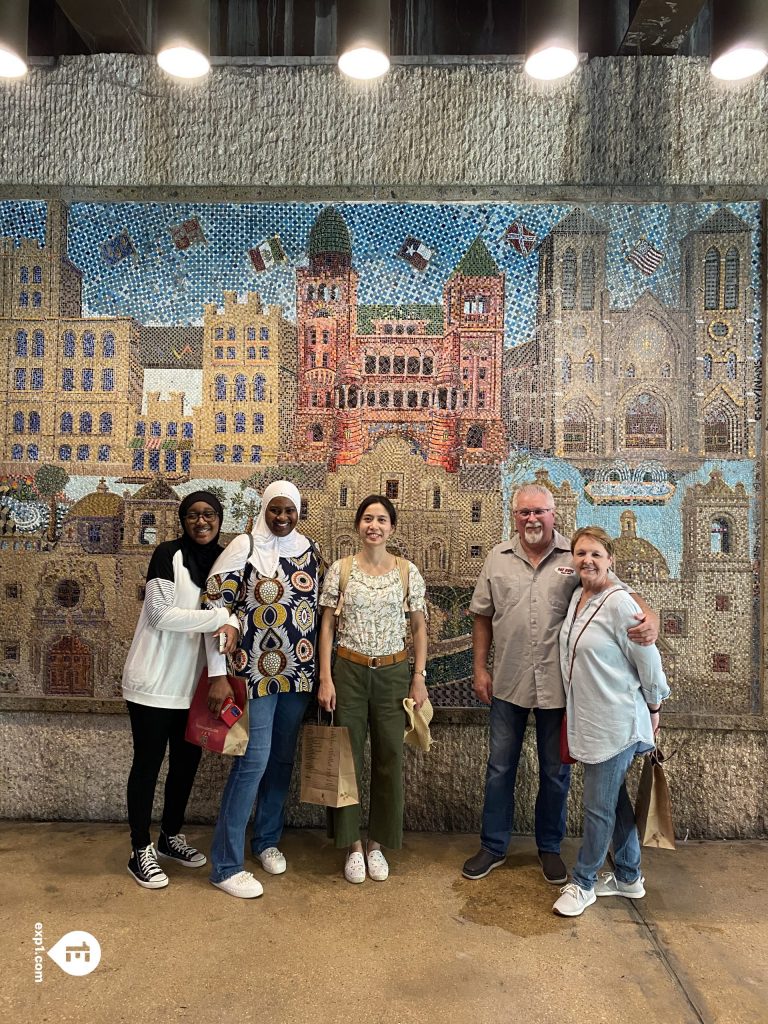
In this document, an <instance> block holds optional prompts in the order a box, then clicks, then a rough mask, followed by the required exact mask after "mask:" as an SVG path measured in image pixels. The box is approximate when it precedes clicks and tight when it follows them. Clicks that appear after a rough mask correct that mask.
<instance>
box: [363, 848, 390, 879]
mask: <svg viewBox="0 0 768 1024" xmlns="http://www.w3.org/2000/svg"><path fill="white" fill-rule="evenodd" d="M368 874H369V875H370V876H371V878H372V879H373V880H374V882H386V880H387V879H388V878H389V864H387V858H386V857H385V856H384V854H383V853H382V852H381V850H369V851H368Z"/></svg>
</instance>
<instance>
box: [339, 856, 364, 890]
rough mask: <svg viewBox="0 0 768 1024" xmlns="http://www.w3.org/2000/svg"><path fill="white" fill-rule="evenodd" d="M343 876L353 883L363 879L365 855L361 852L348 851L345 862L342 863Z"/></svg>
mask: <svg viewBox="0 0 768 1024" xmlns="http://www.w3.org/2000/svg"><path fill="white" fill-rule="evenodd" d="M344 877H345V878H346V880H347V881H348V882H352V883H353V884H357V883H358V882H364V881H365V857H364V856H363V855H362V853H350V854H348V855H347V863H346V864H345V865H344Z"/></svg>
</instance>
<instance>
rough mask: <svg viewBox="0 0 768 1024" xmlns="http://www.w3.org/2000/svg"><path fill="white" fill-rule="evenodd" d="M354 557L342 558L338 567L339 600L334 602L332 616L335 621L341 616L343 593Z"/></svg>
mask: <svg viewBox="0 0 768 1024" xmlns="http://www.w3.org/2000/svg"><path fill="white" fill-rule="evenodd" d="M354 557H355V556H354V555H347V556H346V557H345V558H342V560H341V564H340V566H339V600H338V601H337V602H336V607H335V608H334V610H333V615H334V618H336V619H338V618H339V616H340V615H341V609H342V607H343V606H344V591H345V590H346V589H347V584H348V583H349V576H350V573H351V572H352V559H353V558H354Z"/></svg>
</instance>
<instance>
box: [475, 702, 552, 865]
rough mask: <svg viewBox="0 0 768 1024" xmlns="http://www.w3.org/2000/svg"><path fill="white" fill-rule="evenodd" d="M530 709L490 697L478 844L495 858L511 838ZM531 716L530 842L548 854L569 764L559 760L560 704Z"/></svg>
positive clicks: (535, 709) (499, 855)
mask: <svg viewBox="0 0 768 1024" xmlns="http://www.w3.org/2000/svg"><path fill="white" fill-rule="evenodd" d="M530 711H531V709H530V708H521V707H519V706H518V705H517V704H510V702H509V701H506V700H499V699H498V698H496V697H494V698H493V699H492V701H491V731H490V752H489V754H488V768H487V771H486V774H485V803H484V805H483V825H482V831H481V833H480V845H481V846H482V848H483V849H484V850H487V851H488V852H489V853H492V854H493V855H494V856H496V857H503V856H504V854H505V853H506V852H507V847H508V846H509V841H510V839H511V838H512V822H513V821H514V817H515V780H516V778H517V766H518V764H519V762H520V754H521V752H522V749H523V738H524V736H525V725H526V722H527V721H528V715H529V714H530ZM533 714H534V717H535V719H536V748H537V751H538V755H539V792H538V795H537V796H536V815H535V828H536V845H537V847H538V848H539V849H540V850H544V851H546V852H548V853H559V852H560V843H561V841H562V839H563V836H564V835H565V805H566V801H567V799H568V786H569V785H570V781H571V768H570V765H567V764H562V763H561V761H560V723H561V722H562V719H563V715H564V714H565V708H552V709H548V710H542V709H541V708H534V709H533Z"/></svg>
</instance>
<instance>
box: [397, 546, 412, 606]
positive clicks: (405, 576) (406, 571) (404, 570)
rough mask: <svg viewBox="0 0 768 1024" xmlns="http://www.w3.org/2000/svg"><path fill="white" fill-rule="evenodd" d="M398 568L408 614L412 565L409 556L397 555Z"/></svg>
mask: <svg viewBox="0 0 768 1024" xmlns="http://www.w3.org/2000/svg"><path fill="white" fill-rule="evenodd" d="M395 561H396V562H397V570H398V572H399V573H400V586H401V587H402V588H403V611H404V612H405V613H406V615H407V614H408V591H409V589H410V585H411V566H410V564H409V562H408V559H407V558H400V556H399V555H396V556H395Z"/></svg>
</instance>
